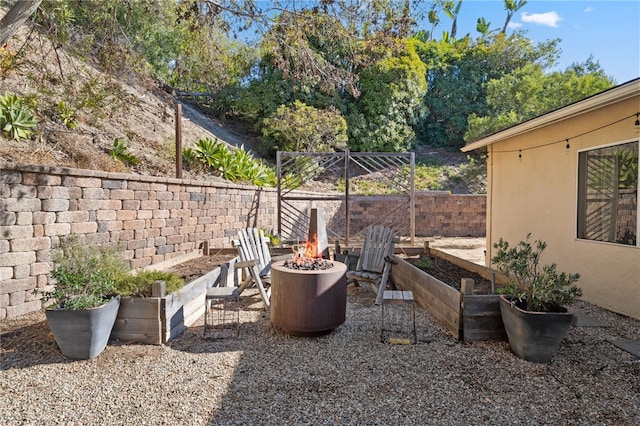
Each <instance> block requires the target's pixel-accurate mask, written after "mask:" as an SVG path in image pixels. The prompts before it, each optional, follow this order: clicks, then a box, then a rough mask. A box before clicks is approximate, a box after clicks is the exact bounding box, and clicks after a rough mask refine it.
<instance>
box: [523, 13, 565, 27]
mask: <svg viewBox="0 0 640 426" xmlns="http://www.w3.org/2000/svg"><path fill="white" fill-rule="evenodd" d="M560 21H562V18H561V17H560V15H558V14H557V13H556V12H545V13H531V14H530V13H529V12H522V22H531V23H532V24H536V25H544V26H547V27H554V28H556V27H557V26H558V22H560Z"/></svg>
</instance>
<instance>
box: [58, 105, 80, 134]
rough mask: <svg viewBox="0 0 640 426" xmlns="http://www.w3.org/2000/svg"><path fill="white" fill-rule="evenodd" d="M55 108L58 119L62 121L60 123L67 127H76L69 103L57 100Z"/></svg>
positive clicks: (74, 116) (73, 113)
mask: <svg viewBox="0 0 640 426" xmlns="http://www.w3.org/2000/svg"><path fill="white" fill-rule="evenodd" d="M56 110H57V112H58V117H60V120H61V121H62V124H64V125H65V127H66V128H67V129H75V128H76V127H78V122H77V121H76V114H75V112H73V110H72V109H71V108H70V107H69V105H67V104H66V103H64V101H60V102H58V106H57V108H56Z"/></svg>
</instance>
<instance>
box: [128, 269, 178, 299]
mask: <svg viewBox="0 0 640 426" xmlns="http://www.w3.org/2000/svg"><path fill="white" fill-rule="evenodd" d="M154 281H164V282H165V283H166V289H167V293H173V292H174V291H178V290H180V289H181V288H182V287H183V286H184V280H183V279H182V278H181V277H180V276H179V275H178V274H176V273H174V272H166V271H146V270H144V271H140V272H138V273H137V274H135V275H134V274H131V275H127V276H122V277H121V278H120V279H119V280H118V282H117V283H116V290H117V292H118V294H120V295H122V296H131V297H151V291H152V288H153V283H154Z"/></svg>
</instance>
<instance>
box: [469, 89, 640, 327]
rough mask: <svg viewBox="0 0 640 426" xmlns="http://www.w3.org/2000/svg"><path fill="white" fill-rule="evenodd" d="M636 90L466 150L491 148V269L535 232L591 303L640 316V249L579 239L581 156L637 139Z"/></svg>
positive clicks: (547, 257) (549, 257) (548, 257)
mask: <svg viewBox="0 0 640 426" xmlns="http://www.w3.org/2000/svg"><path fill="white" fill-rule="evenodd" d="M628 89H629V88H628V87H627V89H626V90H627V92H628V91H629V90H628ZM612 90H615V89H612ZM631 91H632V92H633V93H632V96H630V97H626V99H622V100H616V101H612V102H610V103H605V105H601V106H599V107H595V108H594V106H595V105H598V103H597V102H595V100H594V99H590V100H589V101H587V102H585V107H584V108H580V105H572V106H571V108H570V111H569V110H567V112H566V114H565V115H567V116H566V117H565V118H563V119H560V116H561V115H562V111H559V114H558V113H556V115H555V117H556V118H553V119H552V118H551V117H549V119H548V120H546V121H547V122H545V120H544V119H542V120H539V125H536V126H533V125H530V126H529V127H531V128H526V127H523V130H522V131H521V132H518V131H515V130H514V129H511V131H510V132H508V133H507V131H504V132H505V133H507V134H506V136H505V137H504V138H502V139H501V138H500V136H499V134H496V135H493V137H487V138H486V140H487V141H488V143H486V142H487V141H485V142H484V143H483V141H478V142H475V143H473V144H470V145H468V146H467V147H466V149H463V150H467V151H468V150H471V149H475V148H477V147H481V146H486V148H487V153H488V159H487V171H488V175H487V222H486V223H487V255H486V263H487V265H489V264H490V263H491V257H492V256H494V254H495V249H494V248H493V244H494V243H495V242H497V241H498V240H499V239H500V238H503V239H505V240H507V241H509V242H510V243H514V244H515V243H517V242H519V241H521V240H524V239H525V237H526V235H527V234H528V233H531V240H532V241H533V240H543V241H546V242H547V243H548V247H547V250H546V251H545V253H544V255H543V263H552V262H556V263H557V264H558V266H559V270H561V271H566V272H579V273H580V274H581V275H582V277H581V279H580V281H579V283H578V284H579V285H580V287H581V288H582V290H583V299H584V300H587V301H589V302H591V303H594V304H596V305H598V306H602V307H604V308H606V309H609V310H612V311H614V312H618V313H621V314H624V315H628V316H631V317H634V318H640V245H639V244H636V245H635V246H630V245H621V244H613V243H605V242H597V241H590V240H585V239H579V238H578V235H577V215H578V207H577V204H578V195H577V194H578V187H577V186H578V153H579V152H580V151H581V150H585V149H591V148H595V147H600V146H603V145H609V144H612V143H622V142H630V141H637V140H638V137H639V134H638V133H636V132H635V131H634V130H635V129H634V121H635V119H636V116H635V114H636V113H637V112H638V111H639V110H640V80H635V83H634V84H632V86H631ZM596 96H597V95H596ZM608 96H610V97H611V93H609V94H608ZM574 112H575V114H574ZM490 138H491V139H490ZM566 139H569V140H568V143H569V148H567V141H566ZM637 208H638V207H637V205H636V209H637ZM636 217H637V214H636ZM636 233H637V232H636Z"/></svg>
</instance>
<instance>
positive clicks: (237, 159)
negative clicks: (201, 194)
mask: <svg viewBox="0 0 640 426" xmlns="http://www.w3.org/2000/svg"><path fill="white" fill-rule="evenodd" d="M182 156H183V163H184V164H187V165H188V166H189V167H191V168H193V167H195V164H194V163H200V164H201V165H203V166H204V167H205V168H206V169H208V170H210V171H211V172H212V173H214V174H216V175H218V176H220V177H222V178H224V179H226V180H228V181H231V182H248V183H251V184H253V185H256V186H275V185H276V174H275V172H274V171H273V169H272V168H270V167H269V166H267V165H266V164H265V163H263V162H262V161H261V160H257V159H255V158H254V157H253V155H251V154H250V153H249V152H247V151H245V149H244V146H241V147H240V148H237V149H235V150H234V151H233V152H232V151H230V150H229V148H227V146H226V145H225V144H224V143H222V142H220V141H217V140H216V141H214V140H212V139H210V138H202V139H200V140H199V141H197V142H196V143H195V148H193V149H183V151H182Z"/></svg>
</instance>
